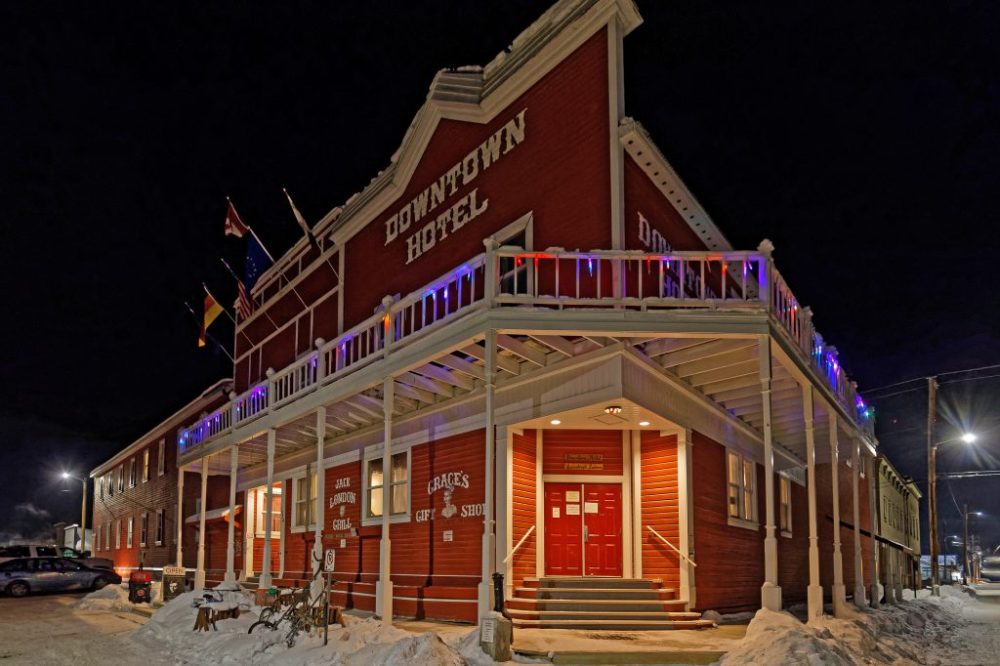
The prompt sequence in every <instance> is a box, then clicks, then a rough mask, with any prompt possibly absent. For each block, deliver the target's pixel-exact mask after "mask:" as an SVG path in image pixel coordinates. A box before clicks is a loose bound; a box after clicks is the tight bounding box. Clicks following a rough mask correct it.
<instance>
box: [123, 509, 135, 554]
mask: <svg viewBox="0 0 1000 666" xmlns="http://www.w3.org/2000/svg"><path fill="white" fill-rule="evenodd" d="M125 530H126V532H125V547H126V548H131V547H132V544H133V543H135V516H129V517H128V521H126V523H125Z"/></svg>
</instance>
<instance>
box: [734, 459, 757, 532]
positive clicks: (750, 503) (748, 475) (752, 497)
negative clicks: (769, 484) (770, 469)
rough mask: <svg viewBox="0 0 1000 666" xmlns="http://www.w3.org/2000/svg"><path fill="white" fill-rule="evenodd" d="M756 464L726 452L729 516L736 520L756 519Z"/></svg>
mask: <svg viewBox="0 0 1000 666" xmlns="http://www.w3.org/2000/svg"><path fill="white" fill-rule="evenodd" d="M756 473H757V468H756V464H755V463H754V461H753V460H750V459H749V458H744V457H743V456H742V455H741V454H739V453H736V452H734V451H729V452H728V454H727V477H728V487H729V517H730V518H734V519H736V520H738V521H745V522H748V523H755V522H756V521H757V502H756V495H757V493H756V485H757V484H756V482H755V476H756Z"/></svg>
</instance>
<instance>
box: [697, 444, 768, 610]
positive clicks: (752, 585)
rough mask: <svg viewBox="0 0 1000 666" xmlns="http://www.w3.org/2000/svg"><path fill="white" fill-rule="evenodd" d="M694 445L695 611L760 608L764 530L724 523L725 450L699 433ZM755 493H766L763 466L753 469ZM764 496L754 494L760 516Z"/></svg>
mask: <svg viewBox="0 0 1000 666" xmlns="http://www.w3.org/2000/svg"><path fill="white" fill-rule="evenodd" d="M692 441H693V443H694V445H693V446H692V447H691V448H692V461H693V472H694V474H693V476H694V481H693V485H694V488H693V493H692V501H693V503H694V544H695V557H694V561H695V562H697V563H698V570H697V579H696V586H697V591H698V592H697V609H698V610H707V609H715V610H720V611H731V610H750V609H754V608H760V587H761V585H762V584H763V583H764V538H763V533H762V530H760V529H758V530H749V529H744V528H742V527H731V526H730V525H729V524H728V520H727V506H726V450H725V448H724V447H723V446H722V445H721V444H719V443H718V442H715V441H713V440H711V439H709V438H708V437H706V436H705V435H702V434H701V433H698V432H695V433H693V434H692ZM757 488H758V489H761V490H763V488H764V471H763V467H762V466H761V465H757ZM762 497H763V492H758V493H757V499H758V509H757V511H758V515H763V512H764V503H763V499H762Z"/></svg>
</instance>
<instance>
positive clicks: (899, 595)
mask: <svg viewBox="0 0 1000 666" xmlns="http://www.w3.org/2000/svg"><path fill="white" fill-rule="evenodd" d="M905 557H906V555H905V554H904V553H903V551H902V550H897V551H896V567H895V571H896V603H901V602H902V601H903V566H904V563H905V559H904V558H905Z"/></svg>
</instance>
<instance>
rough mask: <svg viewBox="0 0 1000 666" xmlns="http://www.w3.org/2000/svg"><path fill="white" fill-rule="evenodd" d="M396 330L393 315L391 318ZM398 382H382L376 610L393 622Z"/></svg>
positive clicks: (385, 621) (390, 327)
mask: <svg viewBox="0 0 1000 666" xmlns="http://www.w3.org/2000/svg"><path fill="white" fill-rule="evenodd" d="M389 322H390V324H389V332H390V333H391V332H392V323H391V322H392V319H391V318H390V319H389ZM395 390H396V384H395V381H394V379H393V378H392V377H388V378H386V379H385V381H383V383H382V405H383V409H384V410H385V412H384V414H383V420H384V424H383V428H384V429H383V433H382V538H381V540H380V541H379V566H378V582H377V583H376V584H375V614H376V615H378V616H379V617H380V618H382V622H383V623H385V624H392V541H391V540H390V539H389V523H390V520H389V517H390V515H391V514H392V482H391V480H392V410H393V402H395V400H394V397H395Z"/></svg>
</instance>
